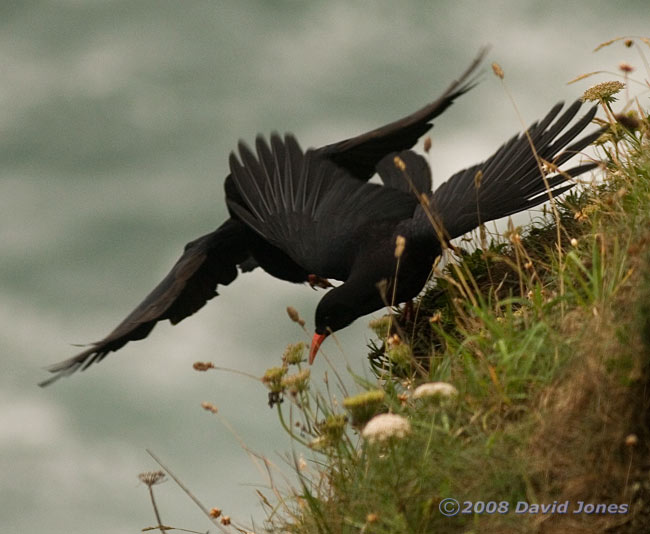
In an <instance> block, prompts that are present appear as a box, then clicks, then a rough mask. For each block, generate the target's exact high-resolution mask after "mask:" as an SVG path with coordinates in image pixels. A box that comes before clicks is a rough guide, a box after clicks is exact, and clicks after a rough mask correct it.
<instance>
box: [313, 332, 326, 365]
mask: <svg viewBox="0 0 650 534" xmlns="http://www.w3.org/2000/svg"><path fill="white" fill-rule="evenodd" d="M326 337H327V334H314V337H313V338H311V348H310V349H309V365H311V364H312V363H314V358H316V353H317V352H318V349H319V348H320V345H321V343H322V342H323V341H324V340H325V338H326Z"/></svg>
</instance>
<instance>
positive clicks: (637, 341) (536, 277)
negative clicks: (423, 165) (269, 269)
mask: <svg viewBox="0 0 650 534" xmlns="http://www.w3.org/2000/svg"><path fill="white" fill-rule="evenodd" d="M602 104H603V107H604V109H605V111H606V114H607V116H610V117H611V116H612V113H611V101H609V100H608V101H604V102H603V103H602ZM628 119H629V120H628V121H627V122H626V124H627V125H628V127H626V126H623V125H622V124H621V123H620V122H612V130H611V133H609V134H607V135H606V136H605V138H604V139H603V140H602V141H601V142H600V146H599V149H598V150H599V154H600V156H601V157H602V159H603V161H604V166H603V168H602V169H600V170H598V171H597V172H596V175H597V177H598V181H597V182H596V184H597V185H593V184H589V185H582V186H578V187H577V188H576V189H575V190H574V192H572V193H570V194H568V195H565V197H564V198H563V199H561V200H559V201H557V202H556V204H555V208H556V209H555V210H547V211H546V213H545V214H544V213H542V214H541V215H540V217H539V220H537V221H536V222H535V224H533V225H531V226H529V227H526V228H510V229H509V230H508V231H507V232H506V233H505V235H504V236H503V237H501V236H489V235H487V234H486V233H484V232H483V231H482V232H479V236H478V239H476V241H477V242H478V246H477V248H476V249H475V250H474V251H472V252H464V251H456V253H454V254H453V256H454V258H455V259H454V261H451V262H450V263H449V265H448V266H447V267H446V268H445V269H444V270H442V271H440V272H437V273H436V274H437V281H436V282H435V283H432V284H431V286H430V287H429V288H428V289H427V290H426V291H425V292H424V293H423V295H422V296H421V297H420V298H419V300H418V302H417V303H416V305H415V313H411V314H410V315H407V314H405V313H403V312H402V311H400V310H399V309H393V310H392V311H391V313H390V314H389V316H388V317H387V318H386V319H384V320H379V321H374V322H373V324H372V326H373V329H374V331H375V333H376V334H377V337H376V339H374V340H373V341H371V343H370V346H369V350H370V353H369V359H370V362H371V366H372V369H373V372H374V374H375V379H374V380H371V381H368V380H365V379H362V378H361V377H358V376H353V379H354V382H355V384H356V385H357V391H355V392H354V393H359V392H361V393H363V392H370V393H369V394H366V395H365V396H363V395H362V396H361V397H355V398H353V399H351V400H350V399H348V400H347V401H344V397H350V396H351V395H349V394H348V392H346V390H345V387H344V386H343V381H340V383H339V380H338V379H334V380H326V382H325V383H324V384H323V385H320V386H317V385H316V384H314V383H313V379H312V378H310V377H309V376H308V373H307V372H306V371H305V367H304V364H303V363H300V362H299V360H300V357H298V358H296V357H295V355H296V351H297V353H298V355H300V353H301V351H302V350H303V347H294V348H293V349H292V351H293V352H292V354H293V356H294V357H293V358H286V361H285V363H284V364H283V368H284V371H282V372H277V371H276V372H275V374H273V373H271V374H272V376H271V377H270V378H268V379H267V380H266V384H267V386H269V388H270V389H271V391H272V392H273V400H275V401H277V400H279V399H281V398H283V399H284V400H285V402H283V403H277V404H276V408H277V410H278V414H279V416H280V421H281V424H282V425H283V426H284V427H285V429H286V430H287V431H288V432H289V433H290V435H291V436H292V438H293V439H295V450H294V453H293V457H292V458H293V460H292V463H293V464H294V467H295V471H296V480H297V482H296V483H295V484H294V487H293V488H287V487H284V488H283V487H277V486H274V491H275V500H274V502H275V504H274V505H271V504H270V501H273V499H271V498H270V496H267V498H268V501H266V502H267V505H268V506H269V516H268V521H267V524H266V528H267V530H268V531H269V532H277V533H285V532H286V533H301V534H302V533H305V534H306V533H319V534H321V533H331V534H338V533H366V534H370V533H373V534H380V533H386V534H388V533H391V534H397V533H405V534H406V533H412V534H413V533H437V532H441V533H447V532H450V533H452V532H459V533H461V532H462V533H470V532H476V533H478V532H499V533H510V532H512V533H515V532H517V533H518V532H522V533H523V532H558V533H559V532H600V531H604V530H605V529H609V530H607V531H608V532H644V531H647V529H649V528H650V526H649V524H648V516H649V513H650V512H649V510H650V497H649V496H648V493H647V489H646V490H644V489H643V488H644V487H645V486H644V485H643V483H641V482H640V481H642V480H645V479H647V478H648V472H649V469H648V462H647V460H648V448H647V444H648V438H650V432H649V431H648V394H647V393H646V386H647V384H648V355H650V121H649V120H648V117H647V116H644V115H643V114H642V113H637V114H636V115H635V116H633V117H629V118H628ZM630 126H631V127H632V129H629V127H630ZM290 360H291V361H292V362H293V363H288V362H289V361H290ZM298 373H301V374H299V375H298V376H297V377H296V376H295V375H296V374H298ZM438 381H440V382H446V383H449V384H452V385H453V386H454V387H455V388H456V389H457V395H452V396H450V397H441V396H437V397H425V398H415V397H414V395H413V392H414V391H415V389H416V388H417V386H418V385H420V384H423V383H428V382H438ZM387 412H389V413H392V414H397V415H400V416H402V417H404V418H405V419H406V420H407V421H408V423H409V424H410V432H408V433H407V434H406V435H404V436H403V437H393V438H388V439H387V440H385V441H382V442H379V441H376V442H371V441H369V440H368V439H364V438H363V437H361V435H360V434H361V431H362V429H363V428H364V427H365V425H366V423H367V421H368V420H369V419H370V418H371V417H373V416H374V415H376V414H379V413H387ZM302 454H304V455H306V456H308V457H309V460H308V461H304V460H303V459H302V458H301V456H300V455H302ZM644 491H646V493H644ZM449 497H453V498H455V499H457V500H458V501H460V502H461V503H463V502H464V501H472V502H479V501H481V502H486V503H487V502H490V501H494V502H495V503H497V504H496V505H494V506H499V505H498V503H507V506H508V507H509V513H503V514H502V513H498V511H496V512H494V513H485V512H484V513H468V514H464V513H461V514H459V515H457V516H455V517H445V516H444V515H443V514H441V512H440V509H439V505H440V503H441V501H442V500H443V499H445V498H449ZM566 500H569V501H571V507H572V506H573V505H574V503H577V501H585V502H593V503H605V504H612V503H617V504H622V503H627V504H628V505H629V507H630V511H629V513H628V514H622V515H620V514H605V515H603V514H593V515H585V514H571V513H569V514H566V515H560V514H555V515H546V516H544V515H531V514H523V515H522V514H515V513H514V512H513V510H514V506H515V504H516V503H517V502H518V501H526V502H528V503H552V502H553V501H558V502H564V501H566ZM478 506H479V508H480V507H481V506H482V505H478ZM490 506H492V505H490ZM500 506H501V509H502V510H503V509H504V507H505V506H506V504H501V505H500ZM570 509H571V508H570ZM626 529H628V530H626Z"/></svg>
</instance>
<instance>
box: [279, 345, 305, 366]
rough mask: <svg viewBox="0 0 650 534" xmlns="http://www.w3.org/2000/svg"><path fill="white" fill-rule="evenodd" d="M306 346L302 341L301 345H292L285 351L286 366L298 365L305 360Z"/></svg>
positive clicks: (284, 360)
mask: <svg viewBox="0 0 650 534" xmlns="http://www.w3.org/2000/svg"><path fill="white" fill-rule="evenodd" d="M304 353H305V344H304V343H303V342H302V341H301V342H299V343H291V344H290V345H287V348H286V349H284V354H283V355H282V361H283V362H284V363H285V364H286V365H297V364H299V363H300V362H303V361H304V360H305V358H304Z"/></svg>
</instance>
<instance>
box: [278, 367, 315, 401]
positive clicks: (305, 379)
mask: <svg viewBox="0 0 650 534" xmlns="http://www.w3.org/2000/svg"><path fill="white" fill-rule="evenodd" d="M310 374H311V371H310V370H309V369H303V370H302V371H300V372H298V373H295V374H292V375H287V376H285V377H284V378H283V379H282V382H281V385H282V388H283V389H284V388H286V389H288V390H289V393H291V394H292V395H296V394H298V393H299V392H301V391H305V390H306V389H307V387H308V386H309V375H310Z"/></svg>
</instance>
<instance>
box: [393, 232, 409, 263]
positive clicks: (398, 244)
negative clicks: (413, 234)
mask: <svg viewBox="0 0 650 534" xmlns="http://www.w3.org/2000/svg"><path fill="white" fill-rule="evenodd" d="M405 246H406V238H405V237H404V236H401V235H398V236H397V237H396V238H395V257H396V258H401V257H402V254H403V253H404V247H405Z"/></svg>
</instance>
